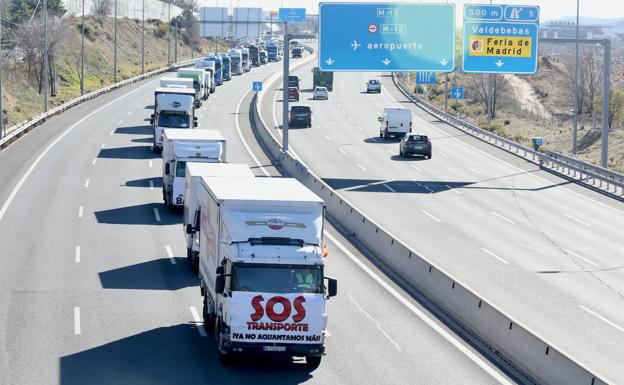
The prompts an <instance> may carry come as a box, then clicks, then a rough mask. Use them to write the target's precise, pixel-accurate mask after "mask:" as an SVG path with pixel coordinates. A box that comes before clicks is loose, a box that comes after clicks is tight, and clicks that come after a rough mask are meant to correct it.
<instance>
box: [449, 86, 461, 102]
mask: <svg viewBox="0 0 624 385" xmlns="http://www.w3.org/2000/svg"><path fill="white" fill-rule="evenodd" d="M463 98H464V87H457V86H453V87H451V99H458V100H459V99H463Z"/></svg>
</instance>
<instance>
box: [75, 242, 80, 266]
mask: <svg viewBox="0 0 624 385" xmlns="http://www.w3.org/2000/svg"><path fill="white" fill-rule="evenodd" d="M74 262H75V263H80V246H76V253H75V254H74Z"/></svg>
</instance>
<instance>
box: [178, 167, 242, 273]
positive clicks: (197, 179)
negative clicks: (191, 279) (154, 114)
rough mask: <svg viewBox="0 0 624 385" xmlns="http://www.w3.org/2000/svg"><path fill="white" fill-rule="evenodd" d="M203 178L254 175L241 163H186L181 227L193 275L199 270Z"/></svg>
mask: <svg viewBox="0 0 624 385" xmlns="http://www.w3.org/2000/svg"><path fill="white" fill-rule="evenodd" d="M204 176H229V177H241V178H253V177H254V174H253V173H252V172H251V169H250V168H249V166H248V165H246V164H242V163H196V162H186V176H185V179H184V215H183V217H182V219H183V221H182V225H183V226H184V234H185V236H186V257H187V258H188V261H189V264H190V266H191V270H192V271H193V273H195V274H197V270H198V269H199V232H200V230H199V219H200V213H201V210H200V206H199V199H198V192H199V189H200V187H201V178H202V177H204Z"/></svg>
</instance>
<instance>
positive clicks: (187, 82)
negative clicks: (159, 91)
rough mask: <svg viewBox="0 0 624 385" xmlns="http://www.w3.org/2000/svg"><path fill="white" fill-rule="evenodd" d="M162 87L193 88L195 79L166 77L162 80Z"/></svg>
mask: <svg viewBox="0 0 624 385" xmlns="http://www.w3.org/2000/svg"><path fill="white" fill-rule="evenodd" d="M160 86H161V87H168V88H193V79H184V78H172V77H164V78H160Z"/></svg>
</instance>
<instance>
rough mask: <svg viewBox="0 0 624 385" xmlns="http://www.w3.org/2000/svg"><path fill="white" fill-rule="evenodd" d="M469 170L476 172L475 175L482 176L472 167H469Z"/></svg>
mask: <svg viewBox="0 0 624 385" xmlns="http://www.w3.org/2000/svg"><path fill="white" fill-rule="evenodd" d="M468 170H470V171H472V172H474V173H475V174H479V175H480V174H481V173H480V172H479V171H478V170H475V169H474V168H472V167H470V166H468Z"/></svg>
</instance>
